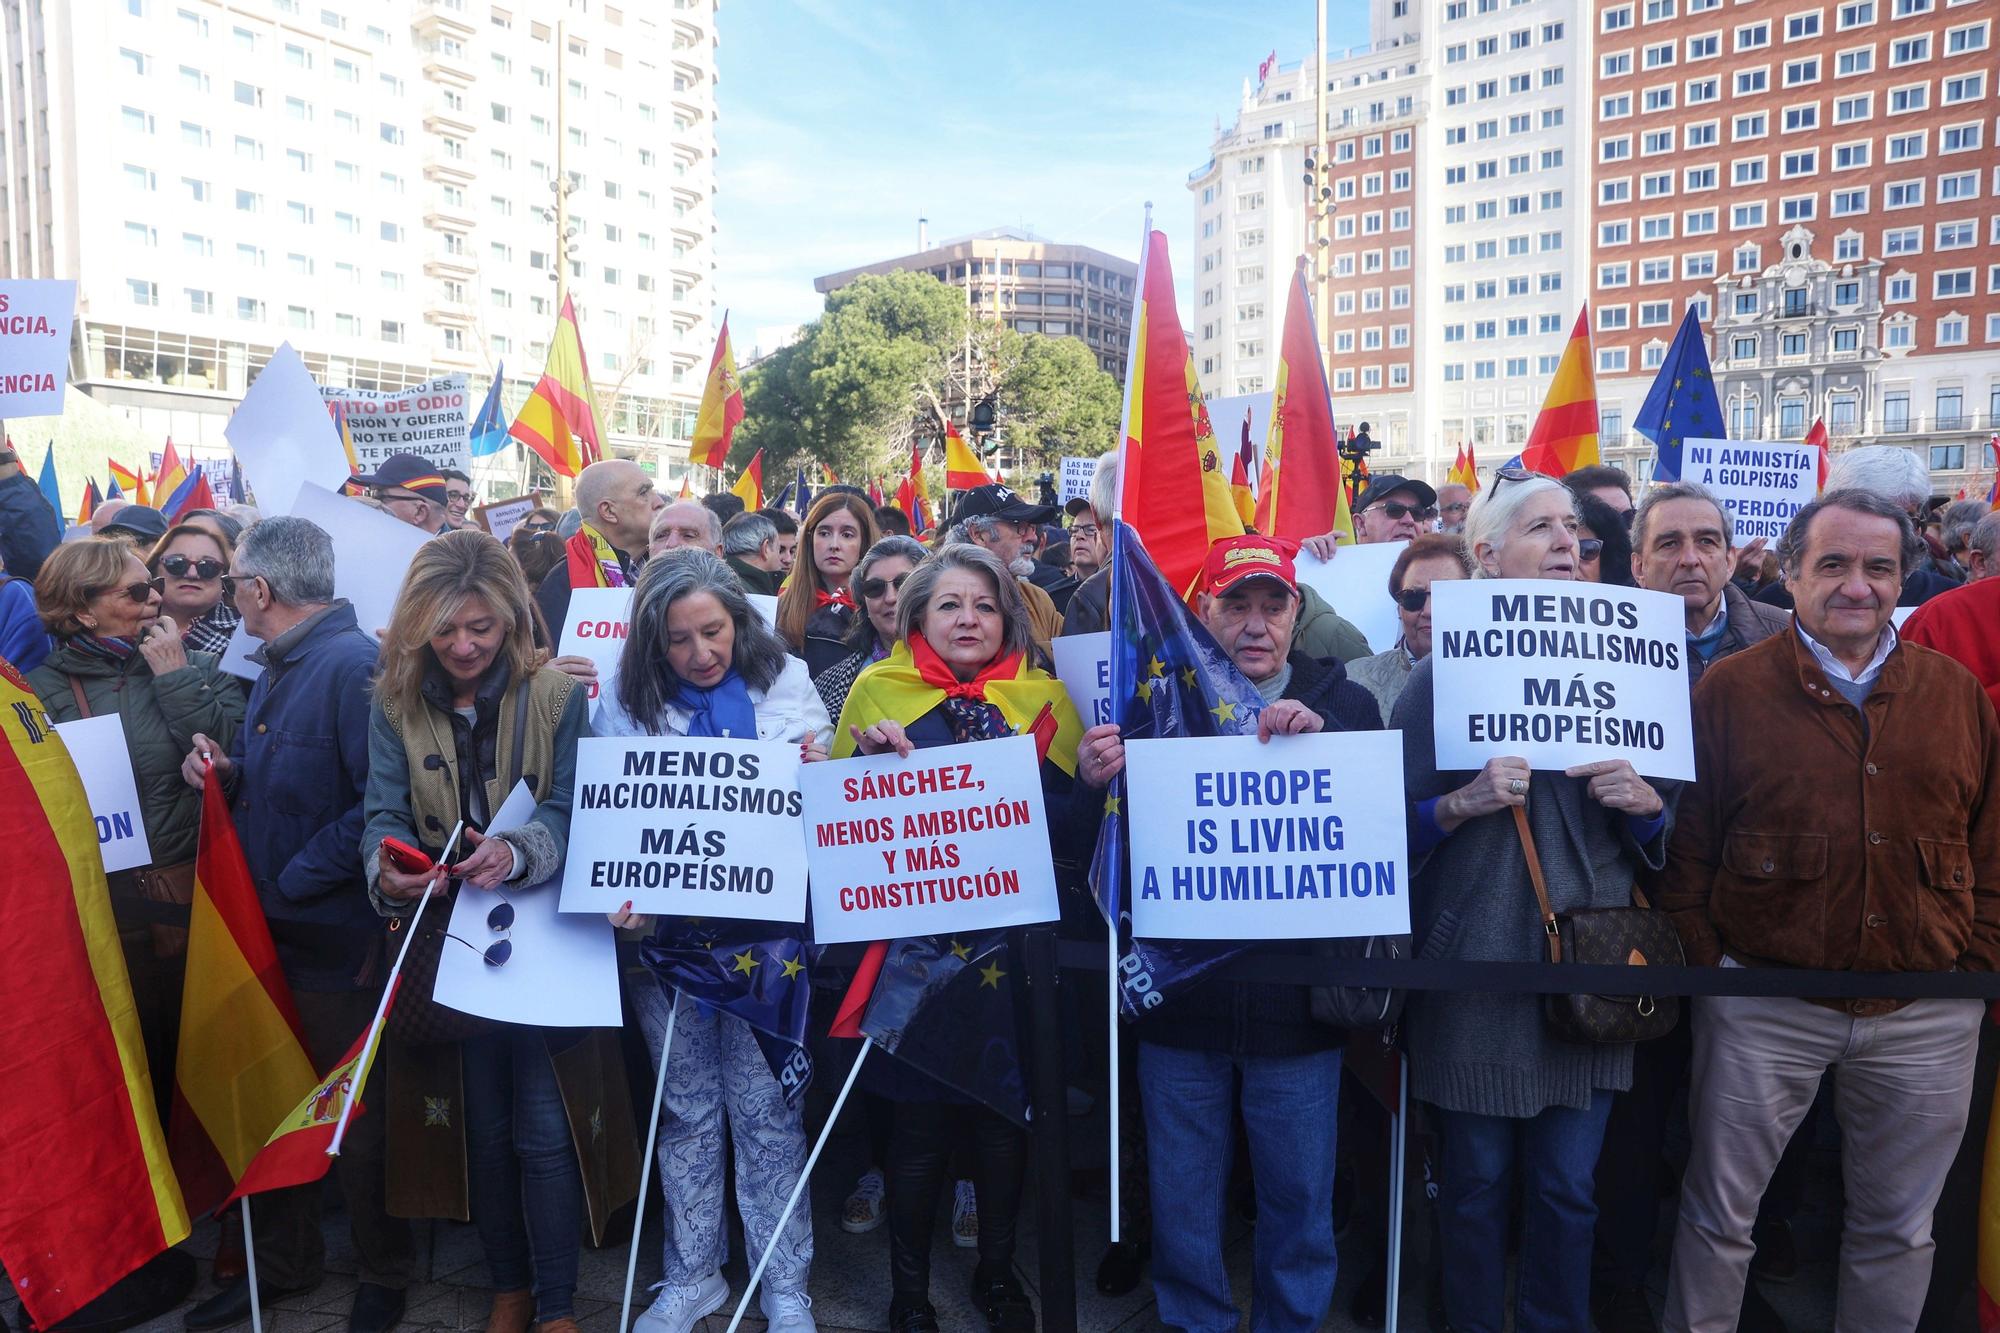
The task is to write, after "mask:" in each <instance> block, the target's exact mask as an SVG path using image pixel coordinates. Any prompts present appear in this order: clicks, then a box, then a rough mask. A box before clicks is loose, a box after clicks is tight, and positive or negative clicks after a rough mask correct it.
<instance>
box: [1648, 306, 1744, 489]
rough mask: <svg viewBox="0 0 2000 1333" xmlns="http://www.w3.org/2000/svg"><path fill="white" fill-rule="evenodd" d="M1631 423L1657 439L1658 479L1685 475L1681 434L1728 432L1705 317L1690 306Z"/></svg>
mask: <svg viewBox="0 0 2000 1333" xmlns="http://www.w3.org/2000/svg"><path fill="white" fill-rule="evenodd" d="M1632 429H1633V430H1635V431H1637V432H1638V433H1639V434H1640V435H1642V436H1644V437H1645V438H1646V439H1649V440H1651V441H1652V442H1653V449H1654V455H1653V480H1654V481H1679V480H1680V479H1681V441H1682V440H1720V439H1723V438H1724V437H1725V429H1724V426H1723V423H1722V401H1721V400H1720V399H1719V398H1717V397H1716V396H1715V379H1714V377H1713V376H1712V375H1710V374H1709V370H1708V340H1707V339H1706V338H1704V337H1703V336H1702V332H1701V320H1700V319H1699V318H1697V317H1696V315H1695V312H1694V311H1693V309H1692V308H1690V309H1689V310H1688V312H1687V315H1686V316H1685V317H1684V318H1683V319H1682V320H1681V327H1680V331H1679V332H1678V333H1676V334H1674V341H1673V345H1672V346H1671V347H1669V348H1667V356H1666V360H1664V361H1662V362H1660V373H1659V374H1658V375H1655V376H1654V377H1653V387H1652V388H1651V389H1649V390H1647V392H1646V401H1645V402H1644V403H1642V404H1640V406H1639V412H1638V415H1636V416H1634V417H1633V418H1632Z"/></svg>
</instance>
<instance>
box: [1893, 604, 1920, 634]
mask: <svg viewBox="0 0 2000 1333" xmlns="http://www.w3.org/2000/svg"><path fill="white" fill-rule="evenodd" d="M1916 613H1917V608H1916V607H1914V606H1899V607H1897V608H1896V609H1895V610H1893V611H1891V612H1890V613H1889V623H1890V624H1891V625H1894V626H1895V627H1896V629H1897V630H1898V631H1899V632H1900V631H1901V630H1902V628H1903V622H1904V621H1906V620H1908V619H1909V618H1910V617H1911V616H1913V615H1915V614H1916Z"/></svg>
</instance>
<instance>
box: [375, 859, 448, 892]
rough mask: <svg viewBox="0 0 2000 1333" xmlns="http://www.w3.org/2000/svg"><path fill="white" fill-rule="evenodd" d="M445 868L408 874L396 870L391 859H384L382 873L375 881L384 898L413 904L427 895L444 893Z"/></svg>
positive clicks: (436, 867)
mask: <svg viewBox="0 0 2000 1333" xmlns="http://www.w3.org/2000/svg"><path fill="white" fill-rule="evenodd" d="M444 877H445V872H444V867H443V866H432V867H431V868H430V869H429V870H422V871H419V872H417V873H416V874H414V875H412V874H408V873H406V872H404V871H401V870H398V869H396V867H395V866H394V865H393V864H391V863H390V861H389V858H388V857H386V856H384V857H383V858H382V873H381V874H380V875H378V876H377V877H376V879H375V887H377V888H378V889H380V890H382V896H383V897H384V898H393V899H395V900H396V901H397V902H400V903H411V902H415V901H416V900H417V899H419V898H421V897H423V896H424V895H425V894H427V893H442V892H444Z"/></svg>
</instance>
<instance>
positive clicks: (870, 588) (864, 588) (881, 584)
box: [861, 570, 910, 602]
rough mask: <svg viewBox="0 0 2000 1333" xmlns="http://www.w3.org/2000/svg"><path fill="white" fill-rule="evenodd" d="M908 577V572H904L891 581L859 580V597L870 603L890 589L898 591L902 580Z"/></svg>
mask: <svg viewBox="0 0 2000 1333" xmlns="http://www.w3.org/2000/svg"><path fill="white" fill-rule="evenodd" d="M908 577H910V571H909V570H904V571H903V572H902V573H900V574H898V575H896V577H895V578H893V579H863V580H861V595H862V596H863V597H866V598H867V599H868V600H869V601H871V602H872V601H874V600H876V599H877V598H879V597H881V596H882V595H884V594H885V593H887V592H888V591H889V590H890V589H891V588H895V589H897V590H899V591H900V590H901V588H902V586H903V580H904V579H906V578H908Z"/></svg>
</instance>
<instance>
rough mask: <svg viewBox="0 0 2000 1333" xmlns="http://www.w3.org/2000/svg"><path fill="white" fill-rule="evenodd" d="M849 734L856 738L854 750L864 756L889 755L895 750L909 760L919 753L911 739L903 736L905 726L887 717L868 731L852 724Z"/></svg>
mask: <svg viewBox="0 0 2000 1333" xmlns="http://www.w3.org/2000/svg"><path fill="white" fill-rule="evenodd" d="M847 734H848V735H850V736H852V737H854V748H855V749H857V750H859V751H861V753H863V754H887V753H888V752H889V751H891V750H894V751H895V752H896V753H897V754H899V755H901V756H902V757H903V758H905V759H908V758H909V757H910V756H911V755H913V754H915V753H916V752H917V747H916V746H914V745H912V744H910V738H909V737H908V736H906V735H904V734H903V724H902V723H900V722H892V721H890V720H889V719H888V718H886V717H885V718H883V719H882V720H881V721H880V722H877V723H876V724H875V725H874V726H872V727H870V728H868V729H867V730H866V731H863V730H862V729H861V728H860V727H857V726H855V725H854V724H853V723H852V722H850V723H848V724H847Z"/></svg>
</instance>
